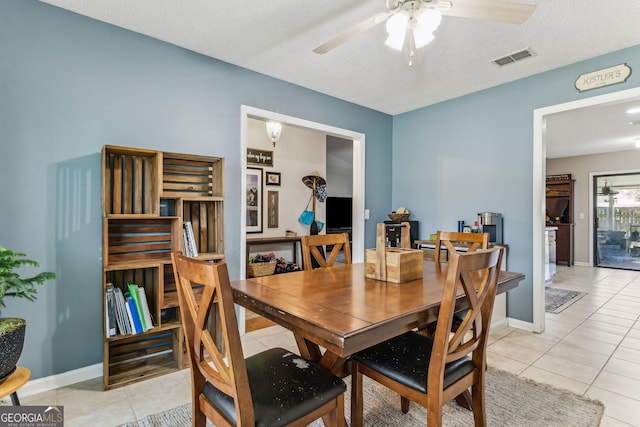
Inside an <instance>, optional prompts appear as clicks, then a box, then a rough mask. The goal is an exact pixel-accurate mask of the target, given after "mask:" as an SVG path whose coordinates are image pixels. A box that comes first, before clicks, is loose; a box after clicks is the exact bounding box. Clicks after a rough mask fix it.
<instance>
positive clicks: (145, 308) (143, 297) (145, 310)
mask: <svg viewBox="0 0 640 427" xmlns="http://www.w3.org/2000/svg"><path fill="white" fill-rule="evenodd" d="M138 296H139V297H140V305H142V314H143V317H144V323H145V325H146V326H147V329H146V330H147V331H148V330H149V329H151V328H153V319H152V318H151V312H150V311H149V303H148V302H147V294H146V293H145V292H144V288H141V287H139V286H138Z"/></svg>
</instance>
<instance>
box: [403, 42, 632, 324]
mask: <svg viewBox="0 0 640 427" xmlns="http://www.w3.org/2000/svg"><path fill="white" fill-rule="evenodd" d="M535 60H536V59H535V58H533V59H531V61H535ZM625 62H626V63H627V64H629V66H631V68H632V69H633V70H640V46H637V47H633V48H629V49H626V50H622V51H618V52H615V53H612V54H609V55H605V56H601V57H598V58H594V59H591V60H588V61H584V62H581V63H577V64H573V65H571V66H567V67H563V68H560V69H557V70H553V71H549V72H546V73H542V74H538V75H535V76H533V77H530V78H526V79H521V80H518V81H515V82H512V83H509V84H505V85H502V86H498V87H495V88H492V89H487V90H484V91H480V92H476V93H473V94H471V95H468V96H464V97H461V98H457V99H453V100H451V101H448V102H443V103H440V104H437V105H433V106H429V107H426V108H422V109H419V110H414V111H411V112H408V113H405V114H401V115H398V116H395V117H394V118H393V187H392V191H393V193H392V194H393V197H392V199H393V206H394V207H398V206H406V207H407V208H408V209H410V210H411V212H412V217H413V218H415V219H416V220H419V221H421V226H420V230H421V234H422V237H423V238H428V236H429V234H430V233H435V232H436V231H437V230H439V229H441V230H455V229H456V228H457V220H459V219H462V220H465V221H466V222H467V223H469V222H472V221H474V220H477V214H478V213H479V212H500V213H502V215H503V217H504V242H505V243H506V244H508V245H509V255H508V267H509V269H510V270H513V271H520V272H523V273H525V275H526V276H527V278H526V279H525V281H524V282H522V283H521V286H519V287H518V288H517V289H515V290H513V291H511V292H510V293H509V294H508V300H507V301H508V314H509V316H510V317H514V318H516V319H520V320H523V321H526V322H531V321H532V320H533V307H532V299H531V298H532V290H533V287H532V285H533V282H532V274H533V269H532V257H533V250H532V245H531V239H532V233H533V229H532V217H533V206H532V203H533V202H532V197H533V195H532V191H533V190H532V188H533V167H532V166H533V152H532V150H533V111H534V110H535V109H537V108H542V107H547V106H550V105H555V104H561V103H565V102H569V101H575V100H577V99H582V98H588V97H593V96H597V95H602V94H605V93H608V92H614V91H620V90H625V89H630V88H633V87H637V86H640V74H638V73H637V72H636V74H633V75H632V76H631V77H630V78H629V80H628V81H627V82H626V83H624V84H619V85H616V86H610V87H607V88H601V89H597V90H593V91H590V92H585V93H582V94H580V93H578V92H577V91H576V89H575V88H574V82H575V80H576V78H577V77H578V76H579V75H580V74H582V73H586V72H589V71H594V70H598V69H601V68H606V67H610V66H612V65H617V64H620V63H625ZM510 66H514V67H526V66H527V62H526V61H523V62H521V63H517V64H514V65H510ZM543 200H544V199H543Z"/></svg>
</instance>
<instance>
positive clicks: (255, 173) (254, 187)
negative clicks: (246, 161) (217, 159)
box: [246, 167, 262, 233]
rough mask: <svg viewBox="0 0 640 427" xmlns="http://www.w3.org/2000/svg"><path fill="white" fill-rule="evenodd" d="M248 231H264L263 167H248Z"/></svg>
mask: <svg viewBox="0 0 640 427" xmlns="http://www.w3.org/2000/svg"><path fill="white" fill-rule="evenodd" d="M246 197H247V230H246V231H247V233H262V169H260V168H249V167H248V168H247V188H246Z"/></svg>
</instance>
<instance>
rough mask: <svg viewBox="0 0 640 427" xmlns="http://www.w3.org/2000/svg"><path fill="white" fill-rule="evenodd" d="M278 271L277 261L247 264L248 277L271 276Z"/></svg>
mask: <svg viewBox="0 0 640 427" xmlns="http://www.w3.org/2000/svg"><path fill="white" fill-rule="evenodd" d="M275 271H276V260H275V259H274V260H272V261H268V262H254V263H251V264H247V277H262V276H271V275H272V274H273V273H274V272H275Z"/></svg>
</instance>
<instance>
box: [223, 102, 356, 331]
mask: <svg viewBox="0 0 640 427" xmlns="http://www.w3.org/2000/svg"><path fill="white" fill-rule="evenodd" d="M240 118H241V120H240V122H241V123H240V136H241V137H240V144H239V145H240V159H241V161H240V171H239V173H240V187H241V189H242V194H241V197H240V206H241V212H244V211H245V210H246V209H247V206H246V197H245V194H244V193H245V190H246V188H247V180H246V173H244V171H245V170H246V168H247V147H248V145H247V142H248V121H249V119H258V120H262V121H269V120H273V121H277V122H280V123H281V124H282V125H284V126H288V127H292V128H299V129H306V130H311V131H317V132H320V133H322V134H324V135H325V136H327V137H335V138H337V139H340V140H342V143H343V144H344V143H348V144H349V146H350V147H351V162H352V168H351V180H350V185H351V186H352V188H351V194H352V233H351V259H352V261H353V262H354V263H356V262H364V228H365V227H364V225H365V224H364V218H365V216H364V211H365V209H364V206H365V205H364V194H365V187H364V179H365V135H364V134H363V133H360V132H355V131H351V130H348V129H342V128H337V127H334V126H329V125H325V124H322V123H317V122H311V121H309V120H305V119H300V118H297V117H293V116H287V115H284V114H281V113H275V112H273V111H268V110H262V109H259V108H255V107H250V106H247V105H242V106H241V113H240ZM308 166H309V168H308V169H309V171H311V170H312V166H313V162H312V161H311V162H310V163H309V165H308ZM305 171H306V169H305ZM307 173H308V172H307ZM281 188H282V187H281ZM307 197H308V196H307ZM246 226H247V221H246V215H241V216H240V230H239V232H240V253H242V254H246V248H247V234H246ZM240 276H241V278H246V262H241V263H240ZM236 311H237V313H236V315H237V318H238V319H241V320H240V322H239V327H240V333H241V334H244V333H245V331H246V329H245V326H246V325H245V309H244V308H242V307H240V306H236Z"/></svg>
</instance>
